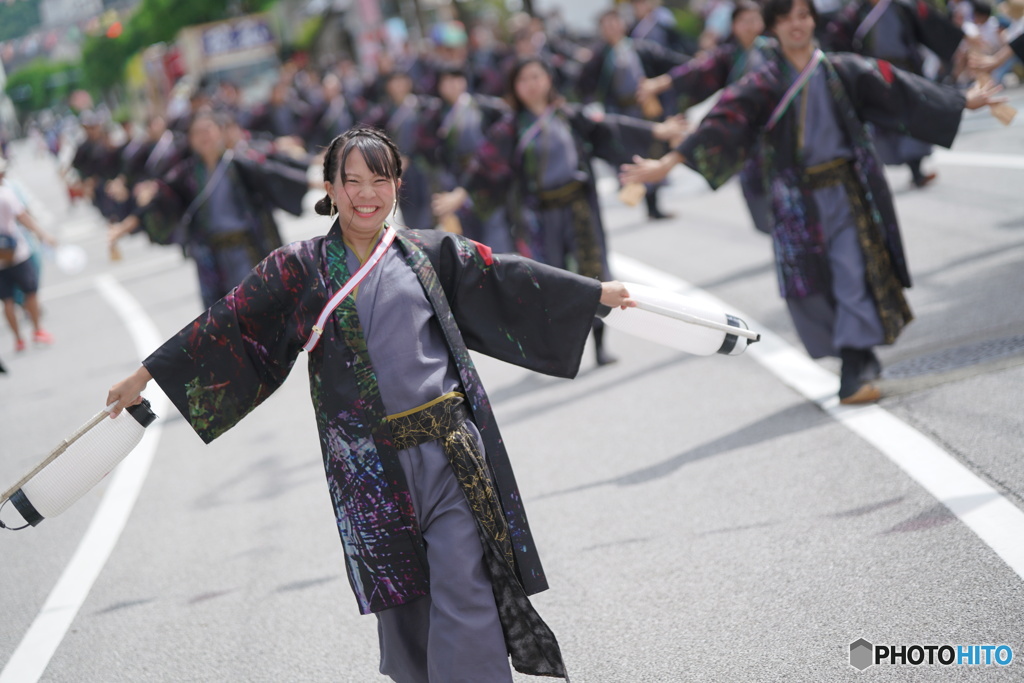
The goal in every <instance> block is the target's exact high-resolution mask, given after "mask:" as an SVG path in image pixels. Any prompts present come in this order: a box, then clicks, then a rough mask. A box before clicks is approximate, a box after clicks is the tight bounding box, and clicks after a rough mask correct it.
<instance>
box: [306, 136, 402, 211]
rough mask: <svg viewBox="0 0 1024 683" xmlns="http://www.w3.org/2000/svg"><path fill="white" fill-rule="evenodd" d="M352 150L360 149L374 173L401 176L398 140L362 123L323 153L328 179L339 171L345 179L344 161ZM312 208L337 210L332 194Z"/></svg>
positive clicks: (332, 142)
mask: <svg viewBox="0 0 1024 683" xmlns="http://www.w3.org/2000/svg"><path fill="white" fill-rule="evenodd" d="M352 150H359V153H360V154H362V155H363V159H365V160H366V165H367V166H368V167H369V169H370V172H371V173H374V174H375V175H380V176H384V177H385V178H387V179H389V180H394V181H395V182H398V180H399V179H401V177H402V155H401V153H400V152H399V151H398V147H397V146H396V145H395V143H394V142H392V141H391V138H389V137H388V136H387V135H385V134H384V133H383V132H382V131H379V130H377V129H376V128H368V127H365V126H360V127H358V128H352V129H350V130H347V131H345V132H344V133H342V134H341V135H339V136H338V137H336V138H334V139H333V140H331V144H330V145H328V146H327V151H326V152H325V153H324V180H325V181H327V182H332V183H333V182H334V178H335V177H336V176H337V175H338V174H339V172H340V174H341V181H342V182H344V181H345V162H347V161H348V157H349V155H350V154H352ZM313 208H314V209H315V210H316V212H317V213H318V214H320V215H321V216H333V215H334V214H335V213H336V212H337V208H336V207H335V206H334V201H333V200H332V199H331V196H330V195H325V196H324V197H323V199H321V200H320V201H318V202H317V203H316V206H314V207H313Z"/></svg>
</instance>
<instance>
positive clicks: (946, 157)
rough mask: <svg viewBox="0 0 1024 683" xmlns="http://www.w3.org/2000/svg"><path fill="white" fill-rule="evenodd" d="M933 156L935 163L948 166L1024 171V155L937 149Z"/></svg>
mask: <svg viewBox="0 0 1024 683" xmlns="http://www.w3.org/2000/svg"><path fill="white" fill-rule="evenodd" d="M932 156H933V157H934V158H935V163H937V164H944V165H947V166H976V167H980V168H1009V169H1014V170H1022V169H1024V155H1020V154H982V153H979V152H953V151H950V150H947V149H936V150H935V151H934V152H932Z"/></svg>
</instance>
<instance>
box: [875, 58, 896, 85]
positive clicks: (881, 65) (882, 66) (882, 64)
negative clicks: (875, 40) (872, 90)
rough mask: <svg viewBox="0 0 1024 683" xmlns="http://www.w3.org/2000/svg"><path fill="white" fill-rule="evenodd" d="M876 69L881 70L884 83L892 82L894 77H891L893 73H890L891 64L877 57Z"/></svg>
mask: <svg viewBox="0 0 1024 683" xmlns="http://www.w3.org/2000/svg"><path fill="white" fill-rule="evenodd" d="M878 70H879V71H880V72H882V78H884V79H885V82H886V83H892V82H893V80H894V79H893V75H892V64H890V63H889V62H887V61H885V60H884V59H879V60H878Z"/></svg>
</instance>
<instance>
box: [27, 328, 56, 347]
mask: <svg viewBox="0 0 1024 683" xmlns="http://www.w3.org/2000/svg"><path fill="white" fill-rule="evenodd" d="M32 341H34V342H35V343H36V344H52V343H53V335H52V334H50V333H49V332H47V331H46V330H38V331H37V332H36V333H35V334H34V335H32Z"/></svg>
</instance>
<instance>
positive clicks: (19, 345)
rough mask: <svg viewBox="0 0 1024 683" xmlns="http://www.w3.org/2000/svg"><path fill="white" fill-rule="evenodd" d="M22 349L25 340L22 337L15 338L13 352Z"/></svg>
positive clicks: (18, 351)
mask: <svg viewBox="0 0 1024 683" xmlns="http://www.w3.org/2000/svg"><path fill="white" fill-rule="evenodd" d="M24 350H25V340H24V339H18V340H15V342H14V352H15V353H21V352H22V351H24Z"/></svg>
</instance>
